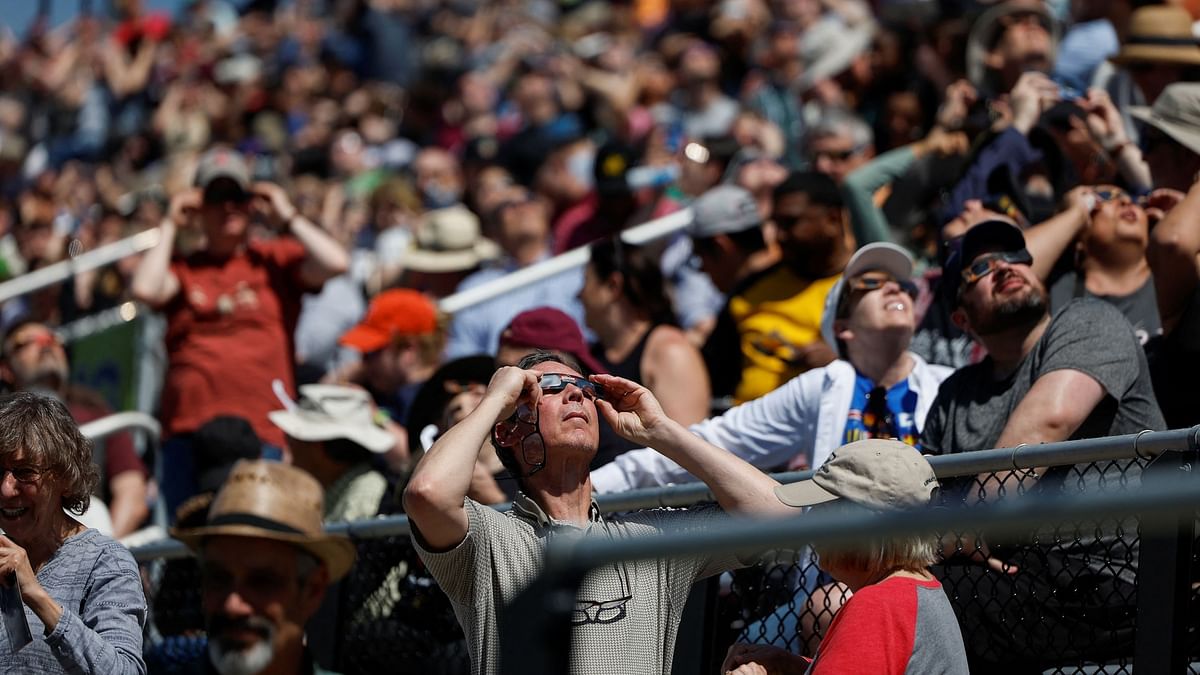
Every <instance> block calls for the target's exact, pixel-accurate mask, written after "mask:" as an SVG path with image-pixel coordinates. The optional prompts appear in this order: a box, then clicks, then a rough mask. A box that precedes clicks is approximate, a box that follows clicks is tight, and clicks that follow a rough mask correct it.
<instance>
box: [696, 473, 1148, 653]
mask: <svg viewBox="0 0 1200 675" xmlns="http://www.w3.org/2000/svg"><path fill="white" fill-rule="evenodd" d="M1144 465H1145V461H1144V460H1140V459H1132V460H1123V461H1110V462H1101V463H1088V464H1082V465H1071V466H1065V467H1057V468H1054V469H1051V470H1050V471H1048V472H1046V475H1043V476H1036V477H1035V475H1034V474H1033V473H1025V472H1019V473H1017V475H1009V474H1004V475H1009V480H1008V481H1007V482H1006V483H1005V486H1001V481H1000V479H999V478H998V476H997V474H995V473H991V474H984V475H981V476H971V477H967V478H962V479H949V480H946V481H944V485H943V489H942V493H941V501H942V503H943V505H944V506H946V507H955V506H970V505H973V504H976V503H978V504H985V503H987V502H988V501H991V500H994V499H995V498H996V497H997V495H998V494H999V493H1002V492H1004V491H1005V488H1007V491H1008V492H1010V493H1011V492H1014V491H1015V492H1016V493H1017V494H1018V495H1020V494H1025V493H1026V492H1038V493H1043V494H1044V493H1056V494H1060V495H1076V494H1085V493H1089V492H1093V493H1094V492H1108V491H1117V490H1124V489H1126V487H1127V486H1128V485H1131V484H1132V485H1137V484H1139V482H1140V480H1139V476H1140V474H1141V472H1142V469H1143V468H1144ZM939 539H940V541H941V543H942V550H943V551H944V553H945V554H946V555H947V558H946V560H945V562H944V563H942V564H939V565H936V566H935V567H934V568H933V571H934V573H935V575H936V576H937V577H938V578H939V579H940V580H941V581H942V584H943V587H944V588H945V590H946V593H947V595H949V597H950V599H951V602H952V604H953V605H954V608H955V611H956V612H957V613H958V616H959V619H960V625H961V628H962V631H963V641H964V643H965V644H966V646H967V650H968V653H969V655H970V658H971V666H972V667H971V672H973V673H990V672H997V673H998V672H1004V673H1023V672H1032V673H1041V672H1052V673H1085V672H1092V668H1093V667H1094V666H1095V665H1096V664H1107V665H1108V666H1109V667H1108V668H1107V669H1106V670H1105V672H1111V673H1129V672H1132V667H1131V663H1132V658H1133V651H1134V641H1133V637H1134V628H1135V625H1136V615H1137V596H1136V591H1137V571H1138V564H1137V563H1138V543H1139V537H1138V527H1137V522H1136V519H1134V518H1132V517H1128V518H1122V519H1119V520H1114V519H1106V520H1095V521H1093V520H1087V521H1071V522H1056V521H1055V520H1054V518H1053V516H1052V515H1050V514H1048V516H1047V522H1046V524H1045V526H1043V527H1040V528H1037V529H1035V530H1032V531H1030V532H1028V533H1027V534H1026V535H1025V536H1022V537H1004V538H996V537H989V536H988V533H987V532H985V531H968V532H961V533H960V532H947V533H942V534H941V535H940V536H939ZM728 581H729V583H728V584H727V591H726V592H725V593H724V597H723V601H722V602H721V603H720V607H721V612H720V615H719V616H718V617H716V618H715V622H714V623H715V627H714V630H715V635H714V638H715V639H714V644H717V645H726V646H727V645H728V644H729V643H730V642H731V641H732V640H733V639H735V638H736V639H737V640H739V641H744V642H753V643H760V644H773V645H776V646H780V647H785V648H787V649H789V650H790V651H793V652H795V653H800V654H805V655H808V656H813V655H814V654H815V652H816V647H817V644H818V643H819V642H820V639H821V636H822V634H823V632H824V630H825V629H826V628H827V627H828V626H829V624H830V622H831V621H832V620H833V616H834V613H835V612H836V611H837V609H838V608H839V607H841V605H842V604H843V602H844V601H845V600H846V599H848V598H849V591H848V590H847V589H846V588H845V587H844V586H841V585H840V584H836V583H834V582H833V580H832V579H831V578H829V577H828V575H826V574H824V573H823V572H821V571H820V569H818V567H817V561H816V559H815V556H814V555H813V554H812V552H811V550H810V549H802V550H799V551H783V552H777V553H776V554H775V555H773V556H771V558H770V560H769V561H768V562H766V563H764V564H761V565H759V566H756V567H752V568H748V569H745V570H738V571H736V572H733V573H731V574H730V575H729V579H728ZM716 656H720V654H718V655H714V656H713V658H714V659H715V658H716Z"/></svg>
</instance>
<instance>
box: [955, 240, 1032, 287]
mask: <svg viewBox="0 0 1200 675" xmlns="http://www.w3.org/2000/svg"><path fill="white" fill-rule="evenodd" d="M1000 263H1007V264H1009V265H1030V264H1032V263H1033V256H1032V255H1030V253H1029V251H1028V250H1026V249H1021V250H1019V251H1000V252H998V253H988V254H987V255H982V256H979V257H978V258H976V259H975V262H973V263H971V264H970V265H968V266H967V267H965V268H964V269H963V271H962V278H963V281H964V282H965V283H967V284H973V283H975V282H976V281H979V280H980V279H982V278H984V277H986V276H987V275H989V274H991V273H992V272H994V271H995V270H996V268H997V267H999V266H1000Z"/></svg>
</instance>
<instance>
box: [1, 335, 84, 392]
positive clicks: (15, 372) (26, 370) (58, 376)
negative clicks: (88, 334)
mask: <svg viewBox="0 0 1200 675" xmlns="http://www.w3.org/2000/svg"><path fill="white" fill-rule="evenodd" d="M4 353H5V355H6V357H5V362H6V364H7V367H8V371H9V376H10V377H11V378H12V383H13V384H14V385H15V386H16V387H18V388H20V389H51V390H57V389H58V388H59V387H60V386H62V384H63V383H65V382H66V381H67V376H68V373H69V371H68V368H67V353H66V351H65V350H64V349H63V344H62V341H61V340H59V338H58V336H57V335H55V333H54V331H52V330H50V329H49V328H48V327H46V326H44V325H42V324H40V323H31V324H27V325H25V326H22V327H21V328H18V329H17V331H16V332H15V333H13V334H12V335H10V336H9V337H8V339H7V340H6V341H5V344H4Z"/></svg>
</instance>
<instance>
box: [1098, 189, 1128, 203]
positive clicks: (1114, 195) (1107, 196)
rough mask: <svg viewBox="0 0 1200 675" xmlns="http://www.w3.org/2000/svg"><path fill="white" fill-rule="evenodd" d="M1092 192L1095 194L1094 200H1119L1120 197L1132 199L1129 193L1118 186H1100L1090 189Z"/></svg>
mask: <svg viewBox="0 0 1200 675" xmlns="http://www.w3.org/2000/svg"><path fill="white" fill-rule="evenodd" d="M1092 194H1094V195H1096V200H1097V201H1100V202H1111V201H1119V200H1122V199H1125V200H1128V201H1131V202H1132V201H1133V199H1132V198H1131V197H1130V196H1129V193H1128V192H1126V191H1124V190H1121V189H1120V188H1101V189H1099V190H1092Z"/></svg>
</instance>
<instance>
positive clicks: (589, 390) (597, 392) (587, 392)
mask: <svg viewBox="0 0 1200 675" xmlns="http://www.w3.org/2000/svg"><path fill="white" fill-rule="evenodd" d="M572 384H573V385H575V386H576V387H578V388H579V390H580V391H582V392H583V395H584V397H585V398H587V399H589V400H592V401H595V400H596V399H598V398H604V388H603V387H601V386H600V385H598V384H596V383H595V382H592V381H591V380H587V379H584V378H582V377H575V376H574V375H564V374H562V373H543V374H542V377H541V379H540V380H538V386H540V387H541V388H542V393H545V394H557V393H559V392H560V391H563V390H564V389H566V388H567V386H568V385H572Z"/></svg>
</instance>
